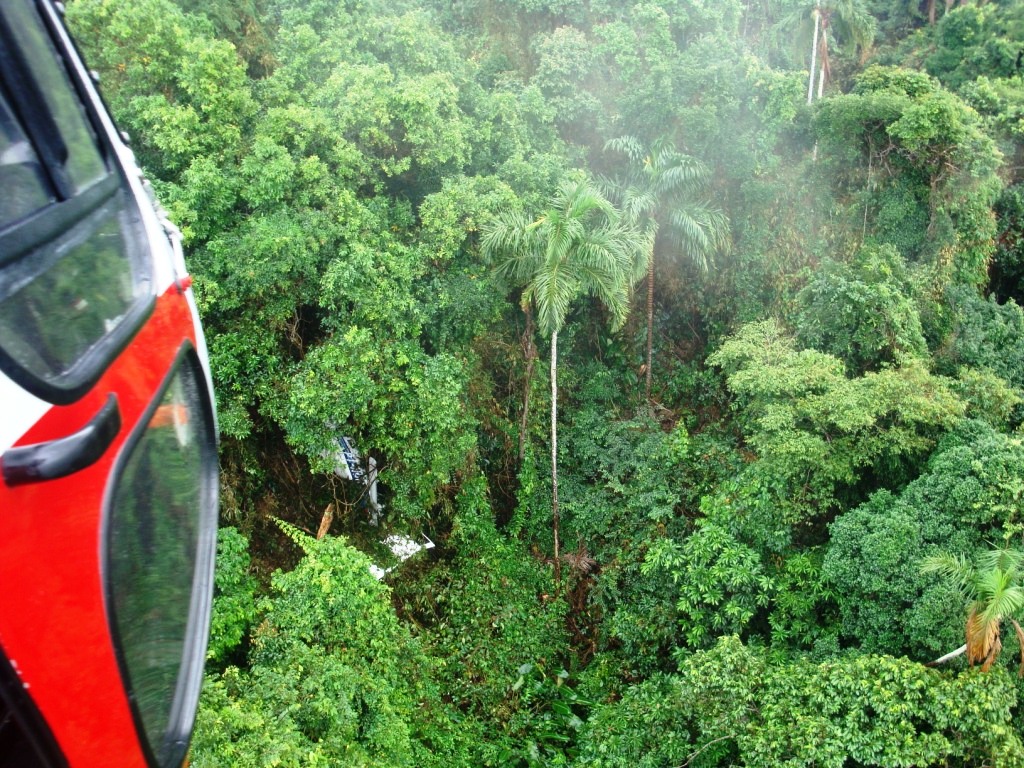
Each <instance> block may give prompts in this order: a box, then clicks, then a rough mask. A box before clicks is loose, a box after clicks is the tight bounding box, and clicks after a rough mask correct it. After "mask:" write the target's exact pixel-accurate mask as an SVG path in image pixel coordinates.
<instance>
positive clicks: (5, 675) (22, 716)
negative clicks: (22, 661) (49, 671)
mask: <svg viewBox="0 0 1024 768" xmlns="http://www.w3.org/2000/svg"><path fill="white" fill-rule="evenodd" d="M0 718H3V719H4V722H3V723H0V729H5V730H7V731H8V734H7V736H6V737H5V738H8V739H10V740H11V741H13V742H14V744H15V745H17V746H18V747H19V748H20V749H21V750H22V751H21V752H20V754H18V755H17V760H16V762H15V763H14V764H13V765H12V767H11V768H68V761H67V758H66V757H64V753H63V752H62V751H61V749H60V746H58V744H57V740H56V738H54V735H53V731H51V730H50V726H49V725H47V723H46V719H45V718H44V717H43V716H42V713H40V711H39V709H38V708H37V707H36V705H35V702H33V701H32V698H31V697H30V696H29V695H28V693H27V691H26V690H25V686H24V685H22V683H21V679H20V678H19V677H18V673H17V672H16V671H15V669H14V667H13V665H12V664H11V662H10V661H8V659H7V655H6V654H5V653H4V651H3V648H0ZM0 757H8V756H5V755H0ZM4 765H5V766H6V765H8V764H7V763H6V762H5V763H4Z"/></svg>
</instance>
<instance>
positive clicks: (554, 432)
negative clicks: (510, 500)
mask: <svg viewBox="0 0 1024 768" xmlns="http://www.w3.org/2000/svg"><path fill="white" fill-rule="evenodd" d="M551 522H552V525H553V527H554V532H555V585H556V587H557V586H560V585H561V583H562V561H561V553H560V552H559V548H558V523H559V519H558V331H552V332H551Z"/></svg>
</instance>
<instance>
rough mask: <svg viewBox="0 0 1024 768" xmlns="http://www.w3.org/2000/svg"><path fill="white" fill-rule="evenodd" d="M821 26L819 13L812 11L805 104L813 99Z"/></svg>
mask: <svg viewBox="0 0 1024 768" xmlns="http://www.w3.org/2000/svg"><path fill="white" fill-rule="evenodd" d="M820 25H821V13H820V12H819V11H818V9H817V8H815V9H814V42H813V43H812V44H811V73H810V75H809V76H808V77H807V103H808V104H810V103H811V101H812V100H813V99H814V67H815V65H816V64H817V61H818V28H819V26H820Z"/></svg>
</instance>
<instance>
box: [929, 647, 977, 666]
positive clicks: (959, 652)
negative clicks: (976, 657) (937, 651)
mask: <svg viewBox="0 0 1024 768" xmlns="http://www.w3.org/2000/svg"><path fill="white" fill-rule="evenodd" d="M966 651H967V644H966V643H965V644H964V645H961V646H960V647H959V648H957V649H956V650H955V651H950V652H949V653H947V654H946V655H945V656H940V657H939V658H937V659H936V660H935V661H930V662H928V663H927V664H925V666H926V667H937V666H938V665H939V664H945V663H946V662H947V661H951V660H953V659H955V658H956V657H957V656H963V655H964V653H965V652H966Z"/></svg>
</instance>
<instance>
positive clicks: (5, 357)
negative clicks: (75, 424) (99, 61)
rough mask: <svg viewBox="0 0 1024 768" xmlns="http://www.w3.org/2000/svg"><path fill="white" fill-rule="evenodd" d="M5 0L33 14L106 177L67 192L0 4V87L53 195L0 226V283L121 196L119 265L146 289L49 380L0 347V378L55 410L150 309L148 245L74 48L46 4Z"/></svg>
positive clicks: (41, 107) (56, 149)
mask: <svg viewBox="0 0 1024 768" xmlns="http://www.w3.org/2000/svg"><path fill="white" fill-rule="evenodd" d="M7 2H22V3H25V4H26V5H28V6H29V7H30V9H31V10H32V11H33V12H34V13H35V14H36V15H37V16H38V17H39V20H40V22H41V25H42V28H43V30H44V32H45V33H46V34H47V36H48V37H49V40H50V43H51V44H52V46H53V49H54V51H55V52H56V54H57V58H58V63H59V65H60V66H61V67H62V68H63V71H64V72H65V73H66V75H67V78H68V81H69V83H70V85H71V87H72V89H73V90H74V94H75V96H76V98H77V99H78V102H79V103H80V104H81V105H82V107H83V110H84V113H85V117H86V119H87V121H88V125H89V128H90V129H91V131H92V134H93V136H94V138H95V142H96V147H97V150H98V151H99V154H100V156H101V159H102V161H103V162H104V164H105V165H106V168H107V171H108V173H107V175H106V176H105V177H103V178H102V179H101V180H100V181H99V182H97V183H95V184H93V185H91V186H89V187H87V188H86V189H84V190H83V191H81V192H80V193H78V194H74V193H73V192H72V185H71V183H70V181H69V180H68V178H67V177H66V173H65V171H64V168H63V165H62V160H61V156H62V154H63V156H64V159H66V157H67V154H66V153H67V148H66V146H64V142H63V140H62V138H61V136H60V132H59V129H58V128H57V126H56V123H55V122H54V120H53V118H52V116H51V115H50V114H49V112H48V109H47V107H46V105H45V103H44V101H43V99H42V98H41V96H40V95H39V90H38V87H37V86H35V87H34V85H33V84H34V76H33V75H32V72H31V70H30V68H29V67H28V65H27V63H26V62H25V61H24V56H23V54H21V53H20V51H19V48H18V42H17V35H16V30H13V29H12V28H11V25H10V22H9V19H7V18H6V17H5V15H4V13H3V6H2V5H0V88H2V89H3V92H4V95H5V97H6V98H7V99H8V101H9V102H10V104H11V107H12V109H13V111H14V113H15V117H16V118H17V120H18V122H19V125H20V126H21V128H22V130H23V131H24V132H25V135H26V137H27V139H28V140H29V142H30V143H31V144H32V146H33V148H34V149H35V151H36V154H37V156H38V157H39V160H40V164H41V167H42V168H43V170H44V173H45V174H47V176H48V179H49V181H50V183H51V185H52V189H50V190H49V191H50V192H51V193H54V196H55V198H56V200H55V202H51V203H50V204H48V205H45V206H43V207H42V208H40V209H38V210H37V211H35V212H34V213H32V214H30V215H29V216H27V217H25V218H23V219H20V220H17V221H14V222H11V223H8V224H5V223H3V222H0V283H2V281H3V280H4V274H5V271H6V270H7V269H9V268H10V267H11V266H12V265H13V264H14V263H15V262H22V261H23V260H24V259H31V258H32V255H31V253H32V250H33V248H36V247H39V246H41V245H43V244H45V243H47V242H51V241H53V240H54V239H55V237H57V236H58V235H59V234H60V233H61V232H63V231H65V230H67V229H68V228H69V227H70V226H72V225H74V224H75V223H77V222H79V221H82V220H83V219H85V218H86V217H87V216H88V215H89V214H91V213H92V212H93V211H96V210H97V209H99V208H100V207H101V206H103V205H105V204H106V203H107V202H108V201H110V200H112V199H113V198H114V197H115V196H116V195H118V194H122V195H124V210H125V211H126V212H127V213H128V215H129V217H130V223H129V224H128V226H127V228H128V229H130V230H132V231H131V233H129V234H128V235H126V236H130V239H131V240H132V243H131V244H130V245H131V246H132V247H130V248H129V251H130V253H129V254H128V258H127V259H126V265H129V266H130V268H131V269H133V270H137V271H138V273H139V274H141V275H142V277H143V279H145V280H148V283H149V290H148V291H146V292H145V293H144V294H143V295H141V296H139V297H137V298H136V299H135V300H134V301H133V302H132V304H131V305H130V306H129V308H128V310H127V311H126V313H125V315H124V316H123V318H122V319H121V321H120V322H119V323H118V324H117V326H116V327H115V328H114V329H113V330H111V331H110V332H108V333H106V334H104V335H103V336H101V337H100V338H99V339H97V340H96V341H95V343H93V344H92V346H91V347H90V348H89V349H88V350H86V351H85V353H84V354H82V355H81V356H80V357H79V358H78V360H77V361H75V363H74V364H72V365H71V366H70V367H69V368H68V369H67V370H66V371H64V372H63V373H61V374H60V375H58V376H55V377H53V378H51V379H49V380H47V379H42V378H40V377H39V376H37V375H35V374H33V373H32V372H31V371H28V370H26V369H25V368H24V367H23V366H21V365H20V364H19V363H18V362H17V361H16V360H14V359H13V358H12V357H11V356H10V355H9V354H7V353H6V352H5V351H4V350H3V349H2V348H0V373H3V374H5V375H6V376H7V377H8V378H10V379H11V380H12V381H14V382H15V383H16V384H18V385H19V386H21V387H22V388H23V389H25V390H27V391H28V392H30V393H31V394H33V395H35V396H36V397H39V398H41V399H42V400H45V401H47V402H50V403H53V404H55V405H68V404H70V403H73V402H75V401H77V400H78V399H80V398H81V397H82V396H83V395H84V394H85V393H86V392H88V391H89V390H90V389H91V388H92V387H93V386H94V385H95V384H96V382H97V381H98V380H99V379H100V377H102V375H103V374H104V373H105V372H106V370H107V369H108V368H109V367H110V365H111V364H112V363H113V361H114V360H115V359H116V358H117V357H118V355H120V353H121V352H122V351H123V350H124V349H125V348H126V347H127V346H128V344H129V343H130V342H131V340H132V338H134V337H135V335H136V334H137V333H138V331H139V329H140V328H141V327H142V326H143V325H144V324H145V322H146V320H147V319H148V318H149V317H150V315H152V313H153V310H154V308H155V306H156V294H155V286H154V285H153V262H152V254H153V246H152V244H151V242H150V239H149V236H148V233H147V231H146V227H145V224H144V222H143V220H142V214H141V211H140V209H139V205H140V203H139V200H138V198H137V196H136V195H135V193H134V190H133V189H132V186H131V184H130V183H129V179H128V176H127V171H126V169H125V167H124V166H123V164H122V163H121V162H120V159H119V157H118V153H117V150H116V148H115V146H114V144H113V142H112V141H111V137H110V136H109V134H108V133H107V131H106V130H104V123H103V120H101V118H100V110H103V112H104V113H107V110H106V106H105V105H104V104H102V102H100V103H99V104H97V103H96V101H95V100H94V98H93V97H92V95H91V94H90V92H89V91H88V90H87V89H86V88H85V87H84V84H83V83H82V82H81V78H80V76H79V74H80V73H79V72H78V70H77V68H76V66H75V62H74V60H73V58H72V57H74V56H80V55H79V54H78V52H77V51H76V50H73V49H72V50H70V51H69V50H67V48H66V44H67V41H68V38H67V37H66V35H62V34H60V31H59V30H58V29H57V25H59V24H60V21H59V20H57V18H56V15H55V12H54V10H53V8H52V6H50V5H49V4H48V3H45V2H43V1H42V0H4V3H7Z"/></svg>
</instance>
